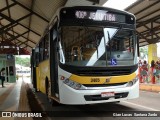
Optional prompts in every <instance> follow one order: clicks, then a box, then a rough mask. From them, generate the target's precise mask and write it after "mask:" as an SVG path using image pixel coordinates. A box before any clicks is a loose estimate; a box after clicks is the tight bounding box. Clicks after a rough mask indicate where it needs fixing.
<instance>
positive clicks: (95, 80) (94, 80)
mask: <svg viewBox="0 0 160 120" xmlns="http://www.w3.org/2000/svg"><path fill="white" fill-rule="evenodd" d="M91 82H100V79H99V78H91Z"/></svg>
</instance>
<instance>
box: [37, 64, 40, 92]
mask: <svg viewBox="0 0 160 120" xmlns="http://www.w3.org/2000/svg"><path fill="white" fill-rule="evenodd" d="M36 75H37V76H36V82H37V90H38V91H39V90H40V79H39V67H36Z"/></svg>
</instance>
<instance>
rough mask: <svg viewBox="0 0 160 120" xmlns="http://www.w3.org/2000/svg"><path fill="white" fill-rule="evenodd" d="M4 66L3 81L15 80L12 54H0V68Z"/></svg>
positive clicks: (11, 81)
mask: <svg viewBox="0 0 160 120" xmlns="http://www.w3.org/2000/svg"><path fill="white" fill-rule="evenodd" d="M2 68H5V69H6V71H5V82H10V83H13V82H16V75H15V57H14V56H13V55H0V70H1V69H2Z"/></svg>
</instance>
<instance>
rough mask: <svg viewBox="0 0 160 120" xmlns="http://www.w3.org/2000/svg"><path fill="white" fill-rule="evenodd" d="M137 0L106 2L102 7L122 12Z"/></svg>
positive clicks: (109, 0) (112, 0)
mask: <svg viewBox="0 0 160 120" xmlns="http://www.w3.org/2000/svg"><path fill="white" fill-rule="evenodd" d="M136 1H137V0H108V1H107V2H106V3H105V4H104V5H103V6H105V7H110V8H116V9H119V10H124V9H125V8H127V7H128V6H130V5H131V4H133V3H134V2H136Z"/></svg>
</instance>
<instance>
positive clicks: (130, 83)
mask: <svg viewBox="0 0 160 120" xmlns="http://www.w3.org/2000/svg"><path fill="white" fill-rule="evenodd" d="M137 81H138V76H136V77H135V78H134V79H133V80H132V81H129V82H128V83H127V87H131V86H133V85H134V84H135V83H136V82H137Z"/></svg>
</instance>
